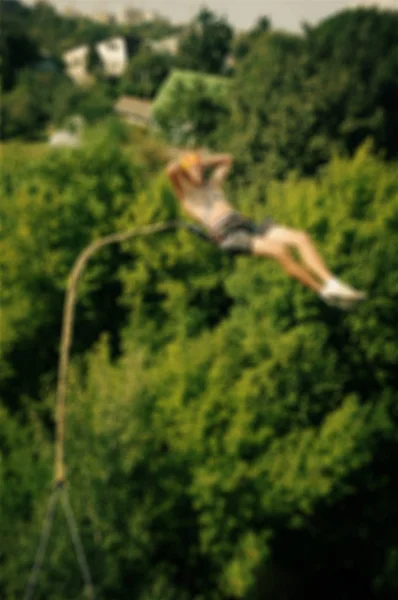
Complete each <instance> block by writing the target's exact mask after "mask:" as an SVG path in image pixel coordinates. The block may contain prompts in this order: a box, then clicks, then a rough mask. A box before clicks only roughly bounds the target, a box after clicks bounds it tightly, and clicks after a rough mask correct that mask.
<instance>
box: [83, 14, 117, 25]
mask: <svg viewBox="0 0 398 600" xmlns="http://www.w3.org/2000/svg"><path fill="white" fill-rule="evenodd" d="M88 18H89V19H91V20H92V21H95V22H96V23H103V24H105V25H110V24H111V23H114V22H115V21H116V17H115V15H112V14H111V13H107V12H100V13H95V14H93V15H88Z"/></svg>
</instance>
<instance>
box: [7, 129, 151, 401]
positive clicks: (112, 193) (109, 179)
mask: <svg viewBox="0 0 398 600" xmlns="http://www.w3.org/2000/svg"><path fill="white" fill-rule="evenodd" d="M100 131H101V132H102V131H103V129H102V128H101V129H100ZM122 142H123V139H120V137H119V136H117V137H115V136H114V135H111V134H110V130H109V128H108V127H106V126H105V127H104V132H103V133H101V135H99V136H98V138H93V139H91V143H90V144H88V145H87V146H85V147H82V148H81V149H78V150H75V151H72V152H71V151H64V152H62V151H61V152H60V151H59V150H58V151H52V152H48V153H47V154H45V156H44V157H41V158H39V159H37V161H36V162H34V161H33V162H32V163H31V164H30V165H26V164H25V163H23V164H21V163H19V162H18V161H17V160H16V161H15V163H14V164H12V163H9V162H7V163H5V168H4V169H3V170H2V178H1V190H2V192H1V195H2V197H3V198H4V202H2V208H1V221H2V227H3V239H2V252H1V256H2V258H1V269H2V318H3V323H4V325H3V330H2V351H3V360H2V382H3V388H4V394H5V397H6V399H7V403H8V405H12V406H13V407H15V405H16V404H18V403H19V399H20V398H21V396H22V395H23V394H24V393H27V394H31V395H33V396H35V397H37V395H38V394H39V389H40V379H41V378H42V376H43V375H45V373H47V372H51V373H54V367H55V365H56V356H57V348H58V337H59V327H60V319H61V313H62V302H63V292H64V287H65V280H66V279H65V278H66V277H67V275H68V273H69V270H70V268H71V267H72V264H73V262H74V260H75V259H76V258H77V255H78V253H79V251H80V250H82V249H83V247H84V246H86V245H87V244H88V243H89V242H90V240H92V239H93V238H95V237H98V236H100V235H101V234H105V233H107V232H109V233H110V232H111V231H114V230H115V229H117V228H118V223H119V219H120V217H121V215H122V214H123V213H124V212H125V211H126V210H127V208H128V207H129V206H130V204H131V202H134V198H135V195H136V194H137V192H138V190H141V189H142V187H143V185H144V182H145V181H146V177H149V172H147V173H146V174H144V170H143V165H146V168H147V169H148V168H149V165H150V164H151V163H149V162H147V161H146V159H142V158H141V165H139V164H133V163H132V162H131V160H130V157H129V156H127V155H126V154H125V153H124V152H123V151H121V149H120V145H121V143H122ZM16 152H18V149H16ZM138 160H139V159H138V158H137V161H138ZM151 160H153V157H152V158H151ZM127 226H128V225H127V223H126V227H127ZM105 256H108V257H112V258H111V263H112V265H111V264H109V265H108V266H105V263H104V262H103V260H104V255H102V256H101V257H99V262H98V263H97V264H96V266H95V261H94V265H93V266H94V271H92V272H91V273H92V276H90V277H89V279H88V280H86V281H85V282H83V283H82V287H81V293H82V298H83V305H84V307H85V308H84V316H83V314H82V317H83V321H81V322H80V321H79V320H78V323H77V330H80V333H81V337H80V336H79V337H80V342H79V341H77V345H76V348H77V349H78V350H80V351H81V350H84V349H85V348H87V347H88V346H89V345H90V344H91V343H92V342H93V340H95V339H96V337H97V336H98V334H99V332H101V331H103V330H104V329H107V330H108V325H110V329H109V331H110V330H113V333H112V334H111V336H112V339H113V343H114V350H115V352H116V351H117V347H118V335H119V334H118V333H117V331H119V325H120V322H121V321H120V319H121V320H122V321H123V314H125V312H126V311H125V310H124V309H123V308H121V307H120V306H118V304H117V297H118V296H119V294H120V282H119V281H118V278H117V276H116V270H117V268H116V265H119V264H120V262H121V261H122V256H123V253H121V252H120V249H116V248H114V249H110V250H109V251H108V252H105ZM104 269H105V270H104ZM98 278H99V279H98ZM100 280H101V281H102V280H104V281H107V283H106V285H105V287H104V288H103V287H102V284H101V285H100V288H101V289H99V287H98V285H97V284H98V282H99V281H100ZM96 282H97V283H96ZM97 302H99V303H100V304H99V306H101V308H100V313H101V314H102V317H101V316H100V314H99V313H97V309H96V308H94V307H95V306H97ZM112 313H113V317H112V318H111V319H110V315H111V314H112ZM105 321H106V322H107V324H108V325H107V326H106V327H105ZM112 322H113V325H112ZM21 373H23V374H24V375H23V377H22V378H21V375H20V374H21Z"/></svg>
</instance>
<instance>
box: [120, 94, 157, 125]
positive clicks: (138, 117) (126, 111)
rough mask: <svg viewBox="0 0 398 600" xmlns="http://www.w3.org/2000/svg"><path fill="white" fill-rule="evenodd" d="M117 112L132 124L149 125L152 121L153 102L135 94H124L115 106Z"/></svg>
mask: <svg viewBox="0 0 398 600" xmlns="http://www.w3.org/2000/svg"><path fill="white" fill-rule="evenodd" d="M114 109H115V112H116V113H117V114H118V115H119V116H120V117H121V118H122V119H124V120H125V121H126V122H127V123H130V124H131V125H139V126H141V127H149V126H150V125H151V123H152V102H150V101H149V100H142V99H141V98H136V97H135V96H122V97H121V98H119V100H118V101H117V102H116V104H115V106H114Z"/></svg>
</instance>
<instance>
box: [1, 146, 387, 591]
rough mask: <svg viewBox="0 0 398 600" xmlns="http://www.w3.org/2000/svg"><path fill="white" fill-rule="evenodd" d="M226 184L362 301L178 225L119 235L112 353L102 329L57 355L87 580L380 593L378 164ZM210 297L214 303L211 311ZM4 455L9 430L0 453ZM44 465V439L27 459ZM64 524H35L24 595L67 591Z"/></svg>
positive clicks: (11, 562) (140, 202)
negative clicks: (63, 365)
mask: <svg viewBox="0 0 398 600" xmlns="http://www.w3.org/2000/svg"><path fill="white" fill-rule="evenodd" d="M256 183H257V184H258V185H260V184H261V181H259V182H256ZM237 193H238V198H239V207H240V208H241V209H245V210H250V212H251V213H253V214H255V215H256V216H257V217H261V216H262V215H264V214H265V211H266V210H267V211H268V209H270V210H271V212H272V213H273V214H274V215H275V217H276V218H277V219H278V221H279V222H281V223H284V222H288V223H290V224H291V225H293V226H295V227H300V228H303V227H304V226H305V227H306V228H307V229H309V231H310V232H311V234H312V235H313V236H314V237H315V238H316V239H317V240H319V242H320V243H322V250H323V252H324V254H325V256H326V258H327V260H328V262H329V263H330V264H331V265H332V268H333V269H334V270H335V271H336V272H338V273H339V274H341V275H342V276H343V277H345V278H347V279H348V280H350V281H352V282H353V283H354V284H357V285H361V286H363V287H365V288H366V289H367V290H368V291H369V295H370V297H369V300H368V301H367V302H366V303H364V304H363V305H362V307H361V308H360V309H359V310H358V311H356V312H353V313H349V314H341V313H340V312H338V311H336V310H335V309H332V308H329V307H326V306H324V305H323V304H322V303H321V302H320V301H319V299H318V298H316V297H314V296H313V295H312V294H311V293H310V292H309V291H308V290H305V289H303V288H301V287H300V286H298V284H297V283H296V282H293V281H290V280H287V279H286V277H285V275H284V274H283V273H282V272H281V270H280V269H279V267H278V266H277V265H268V264H265V263H264V262H263V261H254V260H253V259H250V258H247V257H242V258H239V259H238V260H237V261H235V262H233V263H232V262H231V261H229V260H227V259H226V258H225V257H222V256H221V255H220V254H219V253H218V252H217V250H216V249H215V248H213V247H212V246H207V245H202V242H199V241H198V240H196V239H192V238H191V237H189V236H188V235H187V233H186V232H179V233H178V235H176V236H174V235H173V236H171V237H169V236H164V237H159V238H158V239H156V240H153V239H147V240H145V239H141V240H138V239H137V240H136V241H134V242H133V241H132V242H129V243H128V244H126V246H125V247H124V251H125V252H126V253H127V254H130V255H131V257H133V258H134V260H132V261H127V262H126V263H125V264H124V268H123V271H122V273H121V277H122V279H123V282H124V292H123V302H124V303H125V304H127V305H129V306H131V309H132V315H131V321H130V324H129V325H128V326H127V327H125V329H124V334H123V349H122V354H121V356H120V357H119V359H118V360H117V361H114V360H113V356H112V352H111V351H110V350H109V344H108V343H107V341H106V339H102V340H101V341H100V342H99V343H98V344H97V346H96V348H95V350H93V351H92V352H90V354H89V355H88V356H87V357H86V359H85V360H82V359H80V360H79V361H78V362H77V361H76V365H75V367H74V368H73V369H72V372H71V387H70V394H69V396H68V403H69V409H68V415H69V416H68V429H67V432H68V434H67V449H68V452H67V456H68V465H69V473H70V474H71V475H70V477H71V496H72V502H73V506H74V508H75V510H76V514H77V517H78V522H79V525H80V528H81V532H82V536H83V539H84V543H85V548H86V551H87V553H88V557H89V562H90V565H91V566H92V569H93V573H94V580H95V581H96V582H97V586H98V587H97V592H98V595H103V596H104V597H118V598H120V599H124V598H131V597H132V596H133V597H135V598H137V599H138V600H149V599H150V600H153V599H155V600H158V599H159V600H160V599H161V598H169V599H170V600H175V599H176V598H179V599H180V598H182V599H184V600H185V599H187V600H188V599H189V600H191V599H193V598H194V599H195V600H204V599H205V598H206V600H207V599H210V600H226V599H235V598H236V599H238V598H256V594H257V597H258V598H263V597H267V598H268V597H269V598H271V599H275V600H279V599H280V598H281V597H283V596H284V597H286V598H287V599H288V600H290V599H294V600H296V599H297V598H299V599H301V598H303V599H304V598H312V597H323V598H325V599H326V600H329V599H330V600H331V599H332V598H333V599H334V598H336V597H343V596H344V594H346V591H347V589H349V590H350V594H351V593H352V594H353V595H354V594H357V593H361V595H362V597H364V598H367V599H369V600H376V599H377V600H389V598H392V597H394V595H395V594H396V592H397V589H398V581H397V577H396V572H397V562H396V561H397V553H396V547H397V537H396V529H395V522H396V519H397V516H398V515H397V506H398V502H397V501H398V487H397V481H396V477H395V470H394V466H395V463H396V458H397V442H398V421H397V412H396V391H395V390H396V356H397V339H396V335H395V330H396V322H397V297H396V296H397V292H398V280H397V273H398V268H397V267H398V264H397V255H396V251H395V245H394V243H393V240H394V239H395V232H396V227H397V218H398V179H397V170H396V165H386V164H383V163H382V162H381V161H380V160H379V159H376V158H375V157H373V156H372V155H371V154H370V153H369V151H368V149H367V148H365V147H364V148H362V149H361V150H360V151H359V152H358V153H357V154H356V156H355V157H354V159H352V160H347V159H345V160H343V159H341V158H337V157H335V158H334V159H333V161H332V163H331V164H330V165H329V166H328V167H327V168H325V169H324V170H323V171H322V172H321V174H320V175H319V177H318V178H317V179H312V180H310V179H303V180H300V179H298V178H297V177H295V178H293V177H292V178H291V179H290V180H289V181H286V182H285V183H283V184H281V183H274V184H273V185H272V186H270V188H269V191H268V206H267V209H266V208H265V206H264V204H260V203H259V202H258V199H257V194H256V190H251V191H249V192H248V191H247V190H246V193H245V195H243V194H242V193H241V191H240V190H237ZM171 201H172V198H171V192H170V191H169V190H168V189H167V187H165V183H164V180H163V179H161V178H159V179H158V180H157V181H156V182H154V183H153V184H152V186H151V188H150V189H148V190H146V191H143V192H142V193H141V194H139V195H138V196H137V201H136V202H134V204H131V205H130V210H129V211H127V212H126V213H125V214H123V215H122V216H121V217H120V224H122V223H123V224H124V223H125V222H126V221H127V220H128V221H129V222H131V221H134V222H136V223H140V224H142V223H146V222H152V221H153V220H155V219H162V218H164V217H166V216H172V215H173V212H172V208H173V205H172V204H171ZM369 248H371V252H369ZM95 268H96V265H95V264H92V265H91V269H94V270H95ZM86 277H89V274H88V273H87V275H86ZM85 279H86V278H85ZM86 281H87V279H86ZM221 296H224V298H227V299H228V304H225V303H224V304H220V305H219V306H218V309H217V311H216V315H215V316H216V318H215V319H214V318H212V319H211V318H210V317H211V313H212V311H214V302H215V301H217V299H219V298H220V297H221ZM78 310H80V313H82V311H83V310H84V287H83V289H82V295H81V300H80V307H79V308H78ZM77 331H79V330H77ZM15 429H16V430H17V431H18V429H17V428H15ZM25 435H26V433H24V436H25ZM39 443H40V439H39ZM43 447H45V446H43ZM23 448H25V444H24V445H23ZM22 455H23V453H22ZM16 456H17V451H16V450H15V446H14V445H13V447H12V449H11V451H10V452H9V453H8V454H7V456H6V461H5V465H6V469H7V472H10V465H11V464H12V461H15V460H16ZM29 464H30V463H29ZM19 465H20V468H21V462H20V463H19ZM44 465H46V456H45V454H44V455H43V456H40V458H39V460H38V461H37V464H33V465H31V473H35V472H36V470H37V469H38V468H39V467H41V468H42V469H43V471H42V474H43V473H44ZM41 476H43V475H41ZM19 480H20V481H21V490H22V489H26V490H27V491H26V498H28V499H29V501H30V502H31V507H32V508H31V513H30V516H31V517H32V521H33V526H32V530H33V533H34V534H37V528H38V523H39V522H40V516H41V514H42V512H43V511H42V508H41V506H42V502H43V500H42V498H43V496H40V495H39V494H38V493H37V490H36V491H35V490H33V492H29V487H28V481H34V482H35V481H36V478H35V477H33V476H32V477H31V478H30V480H27V479H26V478H25V479H24V478H22V477H20V478H19ZM37 480H39V481H40V476H38V478H37ZM20 493H21V492H20ZM26 498H25V504H24V505H26ZM7 510H8V511H10V510H11V508H10V507H8V508H7ZM13 516H14V522H15V521H17V523H18V526H17V528H16V531H17V534H16V535H14V536H11V535H8V537H7V539H8V540H9V549H10V552H9V555H8V556H7V557H6V559H5V561H4V563H3V565H2V566H3V569H2V573H5V575H3V581H4V584H3V586H4V588H5V590H6V592H8V596H9V597H10V598H11V599H12V600H14V598H17V597H20V595H21V592H22V588H23V578H22V577H21V576H20V577H18V578H15V576H14V577H13V576H12V575H13V574H15V573H17V572H19V573H23V572H25V571H27V565H28V564H29V565H30V564H31V563H30V560H29V557H31V555H33V549H34V542H33V541H30V542H29V539H28V536H27V532H26V526H25V522H24V520H23V515H22V513H21V516H19V511H17V514H15V512H14V513H13ZM6 522H8V521H7V519H6ZM21 523H22V525H19V524H21ZM57 525H58V524H57ZM57 531H58V532H59V531H60V530H59V529H58V530H57ZM64 534H65V535H64ZM36 537H37V536H36ZM375 539H377V544H375V543H374V540H375ZM22 540H24V543H23V544H21V541H22ZM66 540H67V538H66V533H65V532H62V531H61V533H60V534H59V535H57V536H56V537H54V540H53V551H52V554H51V558H50V559H49V569H50V571H49V574H48V575H46V578H43V579H42V581H41V586H42V587H41V593H42V595H43V597H49V598H51V597H54V598H57V597H70V596H71V595H72V594H73V595H74V597H76V596H77V595H78V593H79V590H80V580H79V577H78V573H77V572H76V567H75V564H74V563H72V560H71V553H70V552H69V554H68V552H67V546H66V544H67V541H66ZM14 548H18V549H19V551H18V552H16V551H15V550H14ZM21 548H22V549H21ZM51 574H52V575H53V577H50V576H49V575H51ZM121 582H122V583H121ZM256 586H257V590H255V589H254V588H255V587H256Z"/></svg>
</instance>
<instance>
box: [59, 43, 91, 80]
mask: <svg viewBox="0 0 398 600" xmlns="http://www.w3.org/2000/svg"><path fill="white" fill-rule="evenodd" d="M89 50H90V49H89V47H88V46H87V45H85V46H78V47H77V48H72V50H68V51H67V52H65V53H64V54H63V56H62V58H63V60H64V62H65V65H66V72H67V74H68V75H69V77H70V78H71V79H72V80H73V81H74V82H75V83H77V84H80V85H81V84H85V83H88V82H89V81H90V79H91V78H90V75H89V73H88V71H87V63H88V55H89Z"/></svg>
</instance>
